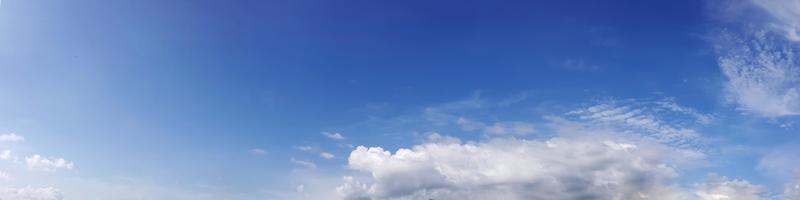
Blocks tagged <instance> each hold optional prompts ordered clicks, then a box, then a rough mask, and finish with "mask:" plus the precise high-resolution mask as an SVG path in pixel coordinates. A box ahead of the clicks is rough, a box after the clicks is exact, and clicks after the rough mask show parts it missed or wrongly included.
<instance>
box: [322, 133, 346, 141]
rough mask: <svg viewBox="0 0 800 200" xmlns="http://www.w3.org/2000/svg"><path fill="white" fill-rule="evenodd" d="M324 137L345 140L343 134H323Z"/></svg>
mask: <svg viewBox="0 0 800 200" xmlns="http://www.w3.org/2000/svg"><path fill="white" fill-rule="evenodd" d="M322 135H324V136H325V137H328V138H330V139H333V140H344V139H345V137H344V136H343V135H342V134H341V133H331V132H322Z"/></svg>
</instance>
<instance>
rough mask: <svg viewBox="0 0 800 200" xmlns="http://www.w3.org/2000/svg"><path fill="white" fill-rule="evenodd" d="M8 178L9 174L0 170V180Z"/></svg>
mask: <svg viewBox="0 0 800 200" xmlns="http://www.w3.org/2000/svg"><path fill="white" fill-rule="evenodd" d="M10 179H11V176H9V175H8V173H6V172H4V171H0V181H7V180H10Z"/></svg>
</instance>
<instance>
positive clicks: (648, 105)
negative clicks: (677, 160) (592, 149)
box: [566, 99, 713, 149]
mask: <svg viewBox="0 0 800 200" xmlns="http://www.w3.org/2000/svg"><path fill="white" fill-rule="evenodd" d="M566 117H567V118H568V119H571V120H575V121H578V122H581V123H585V124H589V125H590V126H600V127H610V128H612V129H615V130H616V131H618V132H619V134H622V135H633V136H636V137H645V138H649V139H652V140H655V141H657V142H659V143H662V144H666V145H669V146H672V147H677V148H684V149H699V148H700V147H702V146H703V145H704V144H703V138H702V137H701V136H700V134H699V133H698V132H697V131H696V130H695V128H694V127H697V126H702V125H705V124H708V123H711V121H712V120H713V116H712V115H708V114H702V113H700V112H698V111H696V110H694V109H691V108H688V107H683V106H680V105H678V104H677V103H675V102H674V100H671V99H662V100H657V101H648V100H634V99H629V100H608V101H603V102H600V103H597V104H594V105H589V106H586V107H583V108H579V109H576V110H573V111H571V112H568V113H567V114H566Z"/></svg>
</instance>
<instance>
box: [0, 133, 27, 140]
mask: <svg viewBox="0 0 800 200" xmlns="http://www.w3.org/2000/svg"><path fill="white" fill-rule="evenodd" d="M20 141H25V138H24V137H22V136H19V135H17V134H16V133H6V134H0V142H20Z"/></svg>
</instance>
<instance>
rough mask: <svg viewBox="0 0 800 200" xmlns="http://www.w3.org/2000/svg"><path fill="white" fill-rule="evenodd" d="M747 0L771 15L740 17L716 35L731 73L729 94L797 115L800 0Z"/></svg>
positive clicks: (763, 112)
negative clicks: (765, 16)
mask: <svg viewBox="0 0 800 200" xmlns="http://www.w3.org/2000/svg"><path fill="white" fill-rule="evenodd" d="M749 2H751V3H752V5H755V6H754V7H756V8H760V10H762V11H764V13H766V14H767V15H768V16H770V17H768V18H763V17H762V18H752V19H751V18H746V19H744V18H743V19H739V20H736V21H737V23H739V24H738V25H737V26H741V27H743V28H736V26H733V28H726V29H725V30H723V31H719V32H717V34H716V35H714V36H713V39H712V41H713V42H714V45H715V49H716V53H717V55H718V58H717V59H718V63H719V66H720V69H721V71H722V73H723V74H724V75H725V77H726V79H727V80H726V83H725V89H726V100H727V101H728V102H731V103H734V104H736V105H738V108H739V109H740V110H742V111H745V112H747V113H753V114H756V115H759V116H763V117H769V118H776V117H784V116H793V115H799V114H800V60H798V59H796V57H797V52H798V51H800V48H798V47H797V42H800V37H798V31H800V29H798V28H799V27H800V1H797V0H751V1H749ZM752 5H750V6H752ZM739 6H742V5H739ZM745 7H748V6H746V5H745ZM755 11H758V9H756V10H755Z"/></svg>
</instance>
